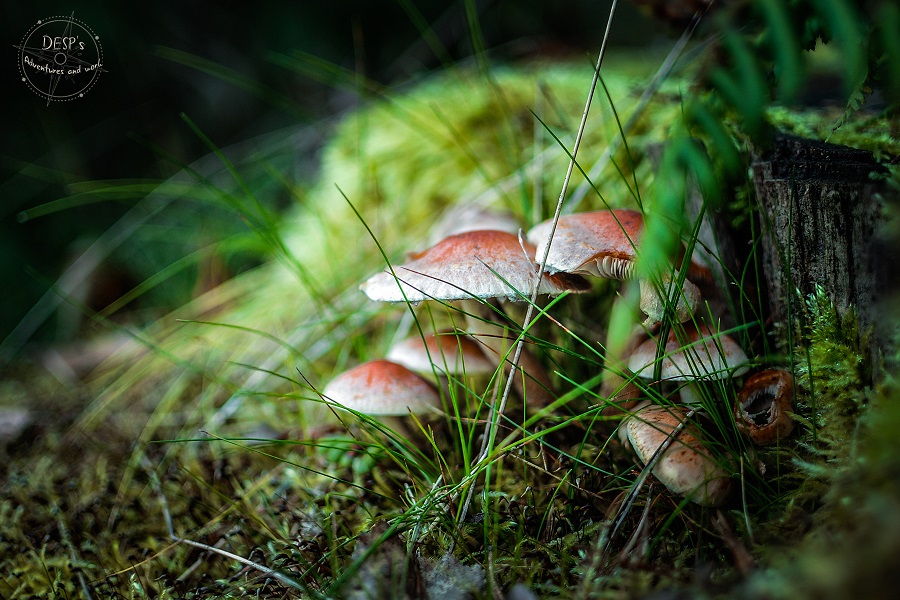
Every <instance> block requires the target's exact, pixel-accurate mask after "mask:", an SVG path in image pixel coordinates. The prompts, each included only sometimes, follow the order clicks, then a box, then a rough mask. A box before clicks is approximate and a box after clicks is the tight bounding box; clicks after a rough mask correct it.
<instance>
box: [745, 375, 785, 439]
mask: <svg viewBox="0 0 900 600" xmlns="http://www.w3.org/2000/svg"><path fill="white" fill-rule="evenodd" d="M793 399H794V378H793V377H791V374H790V373H788V372H787V371H784V370H781V369H766V370H765V371H760V372H759V373H756V374H754V375H751V376H750V377H748V378H747V381H745V382H744V387H743V388H741V391H740V392H739V393H738V395H737V399H736V401H735V403H734V418H735V422H736V423H737V426H738V428H739V429H740V430H741V431H743V432H744V433H745V434H746V435H747V437H749V438H750V439H751V440H753V441H754V442H755V443H757V444H759V445H761V446H765V445H769V444H775V443H777V442H779V441H780V440H783V439H784V438H786V437H787V436H788V435H790V433H791V431H792V430H793V429H794V421H793V419H791V416H790V413H791V411H792V410H793Z"/></svg>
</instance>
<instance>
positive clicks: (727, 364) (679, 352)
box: [628, 324, 747, 404]
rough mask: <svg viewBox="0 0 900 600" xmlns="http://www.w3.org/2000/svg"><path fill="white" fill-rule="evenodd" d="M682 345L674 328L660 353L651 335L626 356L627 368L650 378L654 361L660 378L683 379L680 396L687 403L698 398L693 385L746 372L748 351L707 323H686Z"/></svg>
mask: <svg viewBox="0 0 900 600" xmlns="http://www.w3.org/2000/svg"><path fill="white" fill-rule="evenodd" d="M684 335H685V345H683V346H682V344H681V342H680V341H679V340H678V336H677V335H676V332H675V329H674V328H673V329H672V330H670V331H669V336H668V337H667V338H666V344H665V347H664V348H663V349H662V352H661V356H660V348H659V347H658V345H659V342H658V341H657V340H656V339H650V340H647V341H646V342H644V343H643V344H641V345H640V346H638V347H637V348H636V349H635V350H634V352H633V353H632V354H631V356H630V358H629V359H628V368H629V369H631V370H632V371H633V372H634V373H635V374H636V375H638V376H639V377H643V378H645V379H650V378H652V377H653V372H654V368H655V365H656V363H657V361H661V364H660V377H661V379H662V381H679V382H686V385H685V386H683V387H682V388H681V399H682V402H684V403H686V404H694V403H698V402H699V394H698V393H697V390H696V388H695V385H696V384H697V383H699V382H702V381H716V380H722V379H727V378H730V377H736V376H738V375H741V374H743V373H746V372H747V366H746V364H745V363H746V362H747V355H746V354H744V351H743V350H742V349H741V347H740V346H739V345H738V343H737V342H735V341H734V340H733V339H731V337H729V336H727V335H725V334H724V333H719V332H716V331H714V330H712V329H711V328H710V327H709V326H708V325H700V326H699V327H696V326H694V325H693V324H687V325H685V327H684Z"/></svg>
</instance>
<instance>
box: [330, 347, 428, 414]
mask: <svg viewBox="0 0 900 600" xmlns="http://www.w3.org/2000/svg"><path fill="white" fill-rule="evenodd" d="M322 395H323V396H324V397H325V399H326V400H328V401H330V402H333V403H335V404H336V405H338V406H339V407H340V408H345V409H348V410H352V411H355V412H358V413H362V414H365V415H372V416H402V415H408V414H409V413H416V414H423V413H426V414H427V413H436V412H439V411H440V410H441V408H440V407H441V399H440V396H439V395H438V392H437V389H435V387H434V386H433V385H431V384H430V383H428V382H427V381H425V380H424V379H422V378H421V377H419V376H418V375H416V374H415V373H413V372H412V371H410V370H409V369H407V368H406V367H404V366H401V365H398V364H396V363H393V362H390V361H387V360H373V361H370V362H366V363H363V364H361V365H359V366H356V367H354V368H352V369H350V370H349V371H345V372H343V373H341V374H340V375H338V376H337V377H335V378H334V379H332V380H331V382H329V383H328V385H326V386H325V389H324V390H322Z"/></svg>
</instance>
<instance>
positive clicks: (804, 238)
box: [752, 136, 885, 358]
mask: <svg viewBox="0 0 900 600" xmlns="http://www.w3.org/2000/svg"><path fill="white" fill-rule="evenodd" d="M752 171H753V183H754V186H755V188H756V194H757V198H758V201H759V209H760V219H761V221H762V223H761V225H762V239H761V240H760V249H761V259H762V264H763V270H764V272H765V275H766V282H767V285H768V297H769V309H770V311H771V317H772V318H773V320H774V322H775V323H776V324H777V325H778V326H781V327H788V326H793V324H794V323H792V322H791V320H792V319H795V318H796V315H797V314H798V311H800V310H802V305H801V304H800V303H801V302H802V300H803V299H804V298H806V297H807V296H808V295H809V294H811V293H813V292H814V290H815V286H816V285H817V284H818V285H821V286H822V288H823V289H824V290H825V292H826V293H827V294H828V297H829V298H830V299H831V301H832V302H833V303H834V306H835V308H836V309H837V310H838V312H839V313H840V314H844V313H846V312H847V310H849V309H850V308H851V307H852V308H853V309H855V311H856V313H857V316H858V318H859V324H860V330H861V332H866V331H867V330H868V329H869V328H870V327H871V326H872V325H873V324H874V323H875V322H876V302H877V300H878V293H879V291H881V289H883V286H882V284H884V283H885V282H883V281H880V279H881V277H880V275H879V274H880V273H883V271H882V270H880V269H879V267H878V265H877V264H876V261H877V260H878V258H879V257H878V256H876V252H877V250H876V244H877V240H878V237H877V235H876V234H877V233H878V228H879V224H880V223H881V222H882V220H883V218H884V210H883V208H884V207H883V197H882V195H881V193H880V192H881V191H882V190H881V187H882V186H880V185H879V182H878V181H877V180H875V179H873V178H872V177H871V174H873V173H877V172H880V171H882V169H881V167H880V166H879V165H878V163H877V162H876V161H875V160H874V158H873V157H872V155H871V154H870V153H868V152H866V151H864V150H857V149H853V148H847V147H843V146H836V145H833V144H827V143H824V142H817V141H813V140H807V139H802V138H797V137H790V136H778V137H777V138H776V140H775V144H774V146H773V147H772V149H771V150H769V151H767V152H765V153H763V154H762V155H760V156H758V157H756V159H755V161H754V162H753V165H752ZM798 292H799V294H798ZM878 346H879V342H878V341H877V340H876V336H872V338H871V342H870V344H869V348H867V350H868V351H869V352H870V356H872V357H873V358H875V356H873V353H877V347H878Z"/></svg>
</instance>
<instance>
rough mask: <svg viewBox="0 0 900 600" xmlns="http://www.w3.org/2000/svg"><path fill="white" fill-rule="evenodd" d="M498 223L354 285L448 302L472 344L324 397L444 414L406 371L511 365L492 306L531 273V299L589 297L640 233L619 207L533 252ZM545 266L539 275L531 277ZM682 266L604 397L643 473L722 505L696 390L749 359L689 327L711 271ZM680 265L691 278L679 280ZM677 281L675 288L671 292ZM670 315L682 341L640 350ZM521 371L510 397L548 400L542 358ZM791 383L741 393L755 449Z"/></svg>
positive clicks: (670, 276)
mask: <svg viewBox="0 0 900 600" xmlns="http://www.w3.org/2000/svg"><path fill="white" fill-rule="evenodd" d="M496 222H497V221H492V223H496ZM500 223H501V225H500V226H499V227H500V228H498V229H477V228H474V229H473V228H472V227H471V226H463V230H461V231H460V230H457V231H450V232H449V233H448V235H447V236H446V237H445V238H444V239H442V240H441V241H439V242H437V243H436V244H435V245H434V246H432V247H431V248H429V249H428V250H425V251H423V252H418V253H413V254H411V255H410V257H409V261H408V262H407V263H405V264H403V265H400V266H395V267H393V269H389V270H387V271H384V272H381V273H378V274H376V275H373V276H372V277H370V278H369V279H368V280H367V281H366V282H365V283H364V284H363V285H362V286H361V289H362V290H363V291H364V292H365V293H366V295H367V296H368V297H369V298H370V299H372V300H376V301H383V302H409V303H419V302H423V301H440V302H442V303H453V304H454V305H455V307H456V308H458V309H459V310H460V311H461V312H462V313H463V314H464V315H465V317H466V327H467V329H468V331H469V333H470V334H471V335H472V336H474V337H462V336H460V335H459V334H457V333H455V332H454V333H451V334H449V335H448V334H445V335H441V334H433V333H432V334H428V335H427V336H425V337H424V339H423V338H421V337H417V338H411V339H409V340H406V341H404V342H402V343H401V344H399V345H397V346H395V348H393V349H392V350H391V352H390V354H389V355H388V358H389V359H390V360H391V361H393V362H388V361H373V362H371V363H366V364H365V365H361V366H360V367H357V368H356V369H353V370H351V371H349V372H347V373H345V374H343V375H340V376H338V377H337V378H336V379H335V380H334V381H332V382H331V383H330V384H329V385H328V386H327V387H326V388H325V390H324V391H323V393H324V395H325V396H326V398H328V399H329V400H331V401H333V402H335V403H337V404H339V405H341V406H344V407H346V408H350V409H351V410H356V411H359V412H363V413H366V414H370V415H384V414H407V413H408V412H409V411H413V412H416V411H422V410H430V411H439V410H441V406H440V400H439V394H438V393H437V391H436V388H435V387H434V386H433V385H432V384H431V383H429V382H426V381H425V380H424V379H422V378H421V377H420V376H419V375H416V374H414V373H413V372H412V371H416V372H418V373H420V374H427V373H434V372H436V371H440V372H443V373H445V374H446V375H455V374H458V373H463V372H469V373H473V372H476V371H488V372H492V371H493V370H494V369H496V368H497V367H498V365H500V364H503V363H505V364H506V366H507V367H509V359H508V354H509V350H510V347H511V343H510V342H511V340H510V338H509V337H508V336H507V334H506V333H504V332H503V330H502V328H501V326H500V325H499V324H498V323H497V322H496V320H495V319H493V318H492V316H493V313H494V309H493V308H492V307H491V306H490V305H489V304H487V301H488V300H490V299H498V300H503V299H505V300H519V299H524V296H525V295H527V294H528V292H530V290H531V289H532V287H533V285H534V284H535V281H536V280H537V278H538V277H540V280H539V287H538V292H539V293H541V294H546V295H551V296H553V295H559V294H561V293H564V292H574V293H580V292H585V291H587V290H588V289H589V288H590V285H589V283H588V282H587V280H585V279H584V277H583V276H593V277H602V278H608V279H616V280H633V279H634V278H635V263H636V258H637V248H639V246H640V242H641V236H642V235H643V232H644V221H643V217H642V215H641V214H640V213H639V212H636V211H633V210H625V209H619V210H605V211H596V212H588V213H581V214H573V215H565V216H562V217H560V218H559V220H558V222H557V223H556V225H555V229H554V225H553V222H552V221H546V222H544V223H540V224H538V225H536V226H535V227H533V228H532V229H531V230H530V231H529V232H528V234H527V240H528V241H527V242H526V241H524V240H521V239H519V238H518V236H517V235H516V234H515V233H514V232H515V231H517V229H518V228H517V225H516V224H515V222H514V221H508V222H506V223H503V222H502V221H501V222H500ZM494 226H497V225H494ZM476 227H477V226H476ZM551 232H552V235H551ZM548 245H549V248H548ZM544 256H546V262H545V268H544V272H543V273H540V274H539V270H540V269H539V264H541V262H542V261H543V258H544ZM680 260H681V263H680V264H676V265H675V266H673V268H672V270H671V272H669V273H663V274H660V276H659V277H658V278H657V279H656V281H654V282H651V281H647V280H640V281H639V285H640V291H641V294H640V295H641V301H640V308H641V310H642V311H643V313H644V314H645V315H646V319H645V321H644V323H643V327H642V328H641V329H640V332H639V334H636V335H635V336H634V339H635V341H634V342H633V343H632V344H631V346H633V347H634V348H633V351H632V352H631V353H630V356H629V357H627V368H626V369H625V370H626V371H630V373H629V372H625V373H623V374H621V375H620V377H619V380H620V381H621V382H622V386H621V389H619V390H617V391H613V389H612V388H613V386H611V385H610V384H609V382H610V381H617V380H616V378H614V377H612V376H610V377H608V378H607V379H606V381H605V382H604V384H605V385H604V389H603V393H604V394H606V395H608V396H610V400H611V401H612V402H614V403H615V406H616V407H617V409H619V410H622V411H625V412H626V413H627V415H628V416H627V418H626V419H625V420H624V421H623V423H622V424H621V425H620V429H619V433H620V438H621V439H622V441H623V442H624V443H625V445H627V446H630V447H631V448H632V449H633V450H634V451H635V453H636V454H637V455H638V457H639V458H640V460H641V461H642V462H643V463H644V464H648V463H651V462H652V463H653V464H652V465H650V466H651V467H652V472H653V474H654V475H655V476H656V477H657V478H658V479H659V480H660V481H661V482H662V483H663V484H664V485H666V486H667V487H668V488H670V489H671V490H672V491H673V492H675V493H678V494H682V495H684V496H685V497H687V498H689V499H690V500H692V501H694V502H697V503H700V504H704V505H717V504H721V503H722V502H724V501H725V499H726V498H727V497H728V494H729V492H730V488H731V474H730V472H729V471H728V470H727V469H725V468H724V467H723V466H722V465H721V464H720V462H719V461H717V460H716V459H715V458H714V455H713V453H712V452H711V451H710V450H709V449H708V448H707V445H706V443H705V441H704V437H703V435H702V433H701V431H700V429H699V428H698V427H697V426H696V425H695V424H694V423H692V422H689V421H691V418H692V417H693V415H694V414H695V413H697V412H699V411H700V410H701V409H700V407H699V404H698V401H699V395H698V394H697V393H696V390H695V387H696V386H700V385H703V384H704V382H709V381H712V380H716V379H724V378H730V377H736V376H739V375H742V374H744V373H746V371H747V366H746V363H747V356H746V355H745V354H744V352H743V351H742V350H741V348H740V346H739V345H738V344H737V343H736V342H735V341H733V340H732V339H731V338H729V337H728V336H726V335H724V334H721V333H719V332H717V331H714V330H713V329H712V328H711V327H710V326H708V325H704V324H699V325H698V324H697V319H696V318H695V317H694V313H695V311H696V309H697V307H698V305H699V304H700V301H701V293H700V289H699V287H698V286H697V285H696V284H695V283H694V282H692V280H695V281H698V282H700V283H701V284H704V285H705V284H707V283H708V282H709V281H710V280H711V277H710V275H709V271H708V269H706V268H705V267H703V266H701V265H699V264H697V263H694V262H688V261H684V260H683V258H682V259H680ZM685 263H686V264H685ZM679 269H686V272H685V273H684V274H683V275H681V274H679ZM676 282H682V283H681V284H680V286H677V287H676V285H675V284H676ZM667 313H668V314H667ZM667 317H668V318H669V319H670V320H671V321H672V322H678V323H684V325H683V326H680V327H679V328H678V329H679V330H680V331H683V336H682V337H683V338H684V339H683V342H684V343H681V342H680V341H679V340H678V338H677V336H676V335H675V329H676V328H672V329H671V330H670V333H669V336H668V338H667V339H666V341H665V344H662V346H663V347H662V348H660V345H661V344H659V342H658V341H657V340H656V339H653V337H651V338H650V339H648V340H647V341H644V342H643V343H638V342H639V341H640V338H639V337H638V336H639V335H640V334H643V333H644V332H645V331H646V332H651V333H652V332H653V331H654V330H655V329H656V328H657V327H658V325H659V324H660V322H661V321H663V319H664V318H667ZM498 332H500V333H498ZM447 357H451V358H452V360H447ZM614 358H615V357H614ZM625 360H626V358H623V359H622V361H621V362H622V364H626V363H625ZM617 362H618V359H617ZM520 365H521V366H519V371H518V372H516V373H514V374H511V375H510V376H511V377H514V382H515V383H516V384H517V386H516V390H517V393H518V394H519V396H520V397H521V399H522V400H523V402H524V403H525V405H526V406H528V407H540V406H544V405H546V404H547V403H548V402H549V401H551V400H552V399H553V397H554V396H553V391H552V389H551V387H550V381H549V378H548V377H547V374H546V372H545V371H544V370H543V368H541V366H540V362H539V361H538V360H537V359H536V358H535V357H534V356H533V355H531V354H530V353H528V352H527V351H526V352H524V353H523V354H522V357H521V359H520ZM451 370H452V372H451ZM785 376H786V377H787V379H785ZM634 377H641V378H647V379H654V378H655V377H659V379H660V380H661V381H672V382H679V384H680V385H681V387H680V389H678V390H677V391H678V392H679V396H680V398H681V401H682V404H680V405H669V406H659V405H653V404H651V403H650V402H649V401H647V400H644V401H640V400H639V395H640V393H639V390H638V388H637V387H636V386H634V385H633V384H631V383H629V382H630V381H632V380H633V379H634ZM789 377H790V376H789V375H787V374H786V373H784V372H781V371H765V372H763V373H759V374H757V375H755V376H753V377H751V378H749V379H748V381H747V384H746V385H745V387H744V389H743V390H742V392H741V394H740V395H739V396H738V399H737V402H736V404H735V408H734V417H735V421H736V423H737V424H738V426H739V427H740V428H741V429H742V430H743V431H745V433H747V435H748V436H750V437H751V438H752V439H754V440H755V441H757V442H758V443H772V442H774V441H777V440H779V439H783V438H784V437H785V436H786V435H788V434H789V433H790V429H791V426H792V421H791V419H790V417H789V412H790V402H791V391H792V382H791V381H790V380H789ZM413 378H415V379H413ZM401 381H410V382H414V383H403V384H401V383H400V382H401ZM401 385H402V386H404V389H403V391H402V392H401V391H399V389H400V386H401ZM376 399H377V400H376ZM376 401H377V402H378V403H379V405H378V407H375V402H376ZM387 406H390V409H389V410H390V411H391V412H390V413H388V412H387V410H388V409H387V408H385V407H387ZM657 454H658V455H659V456H657Z"/></svg>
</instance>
